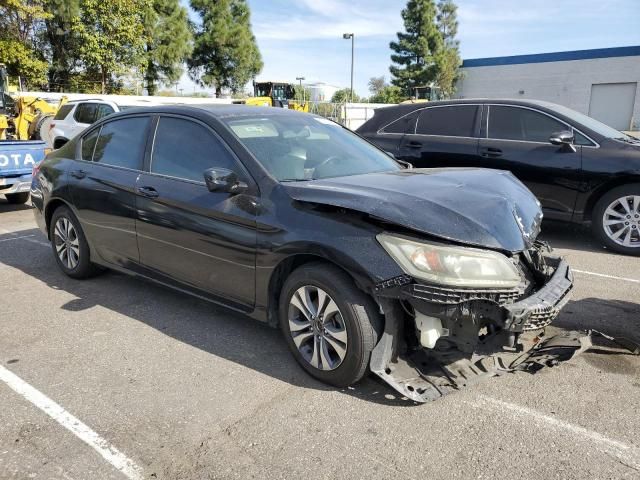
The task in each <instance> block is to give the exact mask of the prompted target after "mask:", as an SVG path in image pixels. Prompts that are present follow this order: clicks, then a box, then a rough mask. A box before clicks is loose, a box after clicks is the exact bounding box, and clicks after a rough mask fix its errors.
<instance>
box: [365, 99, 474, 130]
mask: <svg viewBox="0 0 640 480" xmlns="http://www.w3.org/2000/svg"><path fill="white" fill-rule="evenodd" d="M482 105H484V104H482V103H451V104H447V105H431V106H427V107H423V108H416V109H415V110H412V111H410V112H409V113H406V114H404V115H403V116H401V117H400V118H396V119H395V120H393V121H391V122H389V123H387V124H386V125H384V126H383V127H381V128H380V129H379V130H378V131H377V132H376V134H377V135H420V136H421V137H445V138H471V139H479V138H482V137H459V136H456V135H433V134H429V133H416V132H417V130H418V121H419V120H420V112H422V111H424V110H428V109H431V108H446V107H481V106H482ZM414 113H417V114H418V118H416V126H415V128H414V129H413V133H389V132H383V131H382V130H384V129H385V128H387V127H388V126H389V125H391V124H392V123H395V122H397V121H400V120H402V119H403V118H405V117H408V116H409V115H413V114H414ZM476 115H477V112H476Z"/></svg>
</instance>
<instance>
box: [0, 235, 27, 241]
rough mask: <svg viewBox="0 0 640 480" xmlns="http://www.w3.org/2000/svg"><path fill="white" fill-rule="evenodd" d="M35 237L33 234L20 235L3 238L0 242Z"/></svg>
mask: <svg viewBox="0 0 640 480" xmlns="http://www.w3.org/2000/svg"><path fill="white" fill-rule="evenodd" d="M30 237H35V235H22V236H20V237H11V238H3V239H2V240H0V242H10V241H11V240H20V239H21V238H30Z"/></svg>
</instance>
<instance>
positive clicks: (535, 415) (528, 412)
mask: <svg viewBox="0 0 640 480" xmlns="http://www.w3.org/2000/svg"><path fill="white" fill-rule="evenodd" d="M471 405H472V406H474V407H479V408H490V409H492V410H495V411H498V412H500V413H509V414H511V416H513V417H515V418H516V419H518V418H521V417H528V418H527V419H526V422H527V423H528V422H529V419H533V421H534V422H537V423H539V424H544V425H545V426H548V427H551V428H555V429H556V430H564V431H566V432H568V433H571V434H573V435H575V436H576V437H578V438H582V440H585V441H588V442H589V443H592V444H594V445H595V446H596V448H598V449H599V450H600V451H602V452H604V453H606V454H608V455H612V456H613V457H615V458H616V459H618V460H619V461H620V462H621V463H623V464H624V465H626V466H628V467H630V468H633V469H635V470H639V471H640V448H638V447H636V446H634V445H629V444H627V443H623V442H620V441H618V440H614V439H612V438H609V437H606V436H604V435H602V434H601V433H598V432H594V431H593V430H588V429H586V428H584V427H581V426H579V425H574V424H572V423H569V422H565V421H564V420H560V419H558V418H555V417H551V416H549V415H546V414H544V413H542V412H538V411H536V410H533V409H531V408H527V407H523V406H521V405H516V404H514V403H509V402H504V401H502V400H498V399H495V398H491V397H487V396H485V395H481V396H480V401H478V402H474V403H471Z"/></svg>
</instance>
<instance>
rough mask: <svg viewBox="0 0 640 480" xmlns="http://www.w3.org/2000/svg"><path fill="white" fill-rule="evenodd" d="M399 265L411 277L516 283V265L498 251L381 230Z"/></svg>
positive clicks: (463, 282)
mask: <svg viewBox="0 0 640 480" xmlns="http://www.w3.org/2000/svg"><path fill="white" fill-rule="evenodd" d="M376 238H377V239H378V241H379V242H380V244H381V245H382V246H383V247H384V249H385V250H386V251H387V252H388V253H389V255H391V257H393V259H394V260H395V261H396V262H398V265H400V267H402V269H403V270H404V271H405V272H406V273H407V274H408V275H411V276H412V277H414V278H418V279H422V280H427V281H429V282H433V283H439V284H441V285H450V286H456V287H515V286H517V285H519V284H520V282H521V279H520V275H519V274H518V270H517V269H516V267H515V265H514V264H513V263H512V262H511V261H509V259H508V258H507V257H506V256H504V255H502V254H501V253H498V252H493V251H491V250H481V249H478V248H467V247H453V246H450V245H442V244H437V243H425V242H417V241H415V240H410V239H408V238H404V237H399V236H394V235H390V234H387V233H381V234H379V235H378V236H377V237H376Z"/></svg>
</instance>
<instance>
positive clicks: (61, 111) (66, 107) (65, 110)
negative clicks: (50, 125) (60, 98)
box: [53, 103, 73, 120]
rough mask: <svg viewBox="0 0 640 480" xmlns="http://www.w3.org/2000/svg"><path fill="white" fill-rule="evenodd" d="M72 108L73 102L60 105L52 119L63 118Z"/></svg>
mask: <svg viewBox="0 0 640 480" xmlns="http://www.w3.org/2000/svg"><path fill="white" fill-rule="evenodd" d="M71 110H73V104H68V103H67V104H66V105H63V106H61V107H60V109H59V110H58V113H56V116H55V117H53V119H54V120H64V119H65V118H67V115H69V112H70V111H71Z"/></svg>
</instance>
